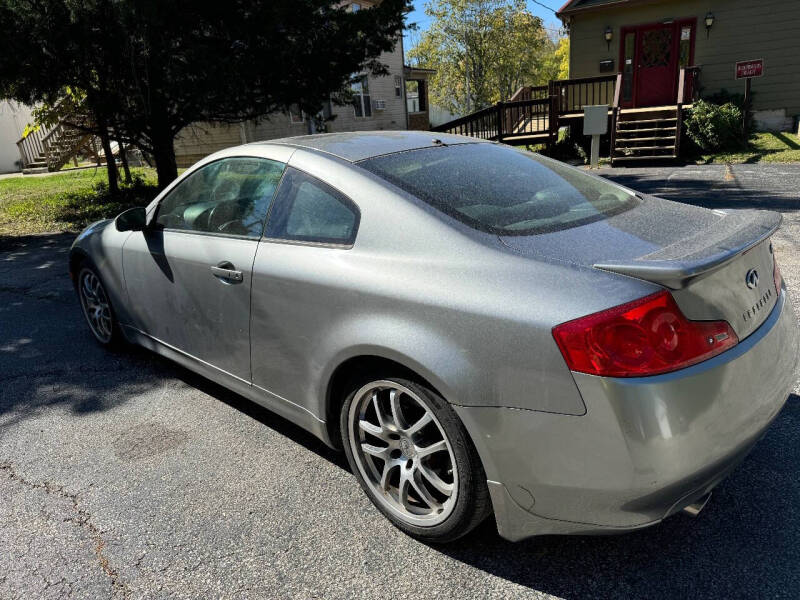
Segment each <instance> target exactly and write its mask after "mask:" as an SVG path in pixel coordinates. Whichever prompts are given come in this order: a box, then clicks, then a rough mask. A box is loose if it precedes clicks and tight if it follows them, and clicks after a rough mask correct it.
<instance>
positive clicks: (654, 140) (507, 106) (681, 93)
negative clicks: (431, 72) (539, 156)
mask: <svg viewBox="0 0 800 600" xmlns="http://www.w3.org/2000/svg"><path fill="white" fill-rule="evenodd" d="M698 73H699V67H686V68H682V69H680V71H679V85H678V97H677V102H676V104H672V105H666V106H649V107H644V108H622V107H621V106H620V93H621V88H622V74H621V73H618V74H616V75H607V76H601V77H586V78H582V79H565V80H560V81H551V82H550V83H549V84H548V85H546V86H536V87H523V88H520V89H519V90H517V92H516V93H515V94H514V95H513V96H512V97H511V99H510V100H508V101H507V102H498V103H497V104H495V105H493V106H489V107H486V108H484V109H482V110H479V111H477V112H474V113H472V114H469V115H466V116H464V117H461V118H459V119H455V120H454V121H450V122H449V123H445V124H443V125H439V126H438V127H434V128H433V129H432V131H437V132H442V133H455V134H460V135H467V136H472V137H477V138H481V139H487V140H494V141H498V142H503V143H505V144H511V145H527V144H546V145H548V146H552V145H553V144H555V143H556V142H557V141H558V131H559V128H560V127H561V126H563V125H569V124H571V123H575V122H576V121H578V120H579V119H582V118H583V113H584V108H585V107H586V106H593V105H598V104H607V105H608V106H609V110H608V117H609V123H610V127H609V133H610V137H611V150H610V156H611V159H612V161H613V160H614V159H615V158H616V159H619V160H634V159H643V158H646V157H648V156H645V155H651V157H652V158H673V157H676V156H677V155H678V153H679V151H680V125H681V121H682V118H683V111H684V110H685V109H687V108H691V107H692V104H691V98H687V97H685V96H688V95H691V92H690V91H688V90H697V89H698V86H697V75H698ZM689 78H691V79H689Z"/></svg>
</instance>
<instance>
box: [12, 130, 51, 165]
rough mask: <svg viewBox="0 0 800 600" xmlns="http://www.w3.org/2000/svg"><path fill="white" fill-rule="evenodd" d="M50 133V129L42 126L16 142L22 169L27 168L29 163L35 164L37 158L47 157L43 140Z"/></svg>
mask: <svg viewBox="0 0 800 600" xmlns="http://www.w3.org/2000/svg"><path fill="white" fill-rule="evenodd" d="M50 131H51V129H50V128H49V127H44V126H42V127H39V128H38V129H36V130H34V131H31V132H30V133H28V135H26V136H24V137H22V138H21V139H20V140H19V141H18V142H17V149H18V150H19V156H20V158H21V159H22V168H23V169H24V168H27V166H28V165H30V164H31V163H34V162H36V161H37V160H38V158H39V157H46V156H47V153H46V149H45V138H47V136H48V134H49V133H50Z"/></svg>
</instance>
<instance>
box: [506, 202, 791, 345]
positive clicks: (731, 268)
mask: <svg viewBox="0 0 800 600" xmlns="http://www.w3.org/2000/svg"><path fill="white" fill-rule="evenodd" d="M780 222H781V215H780V214H778V213H774V212H769V211H759V210H730V211H720V210H713V211H712V210H706V209H703V208H698V207H694V206H689V205H685V204H680V203H676V202H670V201H668V200H663V199H661V198H654V197H647V198H645V199H644V200H643V201H642V203H641V204H640V205H639V206H637V207H635V208H633V209H631V210H629V211H626V212H624V213H621V214H618V215H615V216H613V217H610V218H608V219H606V220H603V221H598V222H595V223H591V224H588V225H584V226H581V227H575V228H572V229H567V230H564V231H557V232H553V233H547V234H540V235H532V236H504V237H501V240H502V241H503V243H504V244H505V245H506V246H508V247H509V248H511V249H512V250H514V251H515V252H518V253H520V254H523V255H528V256H532V257H536V258H540V259H542V260H549V261H566V262H570V263H573V264H578V265H581V266H586V267H594V268H597V269H601V270H604V271H608V272H612V273H618V274H621V275H626V276H629V277H635V278H638V279H642V280H644V281H649V282H652V283H656V284H658V285H662V286H664V287H666V288H668V289H670V290H671V292H672V295H673V297H674V298H675V301H676V302H677V303H678V305H679V306H680V308H681V310H682V311H683V312H684V314H685V315H686V317H688V318H689V319H693V320H718V319H724V320H726V321H728V323H730V325H731V327H733V329H734V331H735V332H736V335H737V336H738V337H739V339H740V340H742V339H744V338H745V337H747V336H748V335H750V334H751V333H752V332H753V331H755V330H756V329H757V328H758V326H759V325H760V324H761V323H762V322H763V321H764V319H766V317H767V316H768V315H769V313H770V312H771V310H772V308H773V307H774V306H775V303H776V301H777V297H778V295H777V293H776V290H775V286H774V283H773V266H774V260H773V255H772V245H771V243H770V241H769V237H770V236H771V235H772V234H773V233H774V232H775V230H777V228H778V227H779V226H780Z"/></svg>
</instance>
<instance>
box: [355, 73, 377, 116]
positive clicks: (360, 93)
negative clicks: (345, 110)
mask: <svg viewBox="0 0 800 600" xmlns="http://www.w3.org/2000/svg"><path fill="white" fill-rule="evenodd" d="M350 89H351V90H352V92H353V108H354V109H355V113H356V116H357V117H371V116H372V101H371V100H370V96H369V78H368V77H367V76H366V75H364V76H363V77H359V78H358V79H357V80H356V81H355V82H354V83H353V84H352V85H351V86H350Z"/></svg>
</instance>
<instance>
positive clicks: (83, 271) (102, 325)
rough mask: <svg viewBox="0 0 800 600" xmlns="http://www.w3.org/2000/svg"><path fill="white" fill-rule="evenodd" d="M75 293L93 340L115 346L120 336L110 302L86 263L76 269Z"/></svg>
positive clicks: (96, 276)
mask: <svg viewBox="0 0 800 600" xmlns="http://www.w3.org/2000/svg"><path fill="white" fill-rule="evenodd" d="M77 291H78V297H79V298H80V301H81V309H82V311H83V316H84V317H85V318H86V323H87V324H88V325H89V329H90V330H91V332H92V335H94V338H95V339H96V340H97V341H98V342H99V343H100V344H102V345H103V346H113V345H116V344H117V343H118V342H119V340H120V338H121V335H120V333H119V327H118V326H117V322H116V319H115V317H114V310H113V308H112V307H111V300H109V298H108V293H107V292H106V288H105V286H104V285H103V282H102V280H101V279H100V276H99V275H98V274H97V271H96V270H95V269H94V267H93V266H91V265H90V264H88V263H86V262H84V263H83V264H82V265H81V266H80V268H79V269H78V280H77Z"/></svg>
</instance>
